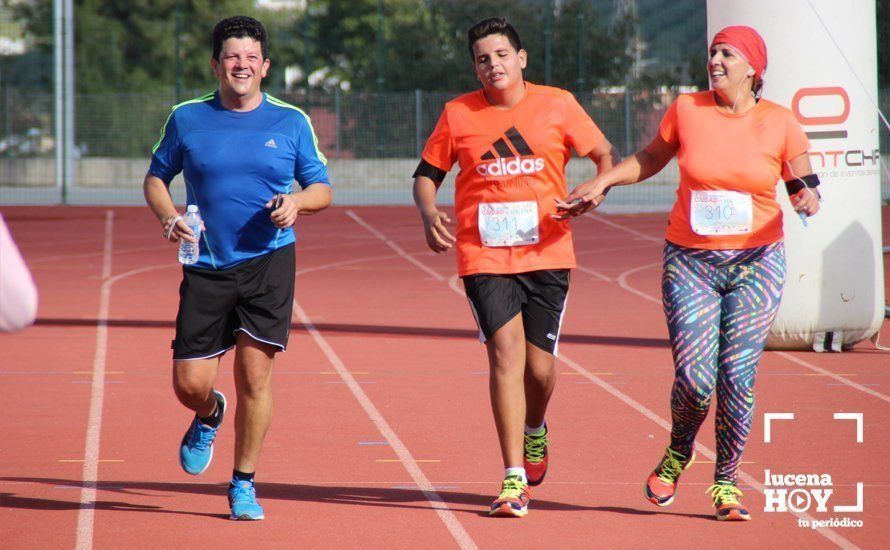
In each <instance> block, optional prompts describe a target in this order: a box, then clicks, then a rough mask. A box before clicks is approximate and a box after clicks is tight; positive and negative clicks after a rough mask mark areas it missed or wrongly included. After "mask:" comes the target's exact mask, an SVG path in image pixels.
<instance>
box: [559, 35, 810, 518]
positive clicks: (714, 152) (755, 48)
mask: <svg viewBox="0 0 890 550" xmlns="http://www.w3.org/2000/svg"><path fill="white" fill-rule="evenodd" d="M765 68H766V45H765V44H764V42H763V39H762V38H761V37H760V35H759V34H758V33H757V32H756V31H755V30H754V29H752V28H750V27H742V26H735V27H727V28H725V29H723V30H722V31H720V32H719V33H717V35H716V36H715V37H714V40H713V41H712V42H711V47H710V59H709V61H708V72H709V74H710V80H711V88H712V89H711V90H710V91H706V92H698V93H694V94H685V95H681V96H680V97H679V98H677V100H676V101H675V102H674V103H673V104H672V105H671V106H670V107H669V108H668V111H667V113H666V114H665V116H664V119H663V120H662V122H661V127H660V129H659V133H658V135H657V136H656V137H655V139H654V140H653V141H652V143H651V144H649V146H648V147H646V148H645V149H643V150H642V151H639V152H638V153H636V154H635V155H633V156H632V157H629V158H627V159H626V160H625V161H624V162H622V163H621V164H619V165H618V166H616V167H615V168H614V169H613V170H611V171H609V172H606V173H605V174H601V175H598V176H597V177H596V178H595V179H593V180H591V181H589V182H586V183H584V184H582V185H580V186H579V187H578V188H576V189H575V190H574V191H572V193H571V194H570V195H569V196H568V197H567V199H566V201H565V202H560V204H559V208H560V210H561V212H562V215H563V216H566V217H570V216H575V215H578V214H581V213H583V212H586V211H587V210H589V209H590V208H592V207H594V206H597V205H598V204H599V202H600V201H601V199H600V198H599V197H601V196H602V195H603V194H604V193H605V192H606V191H607V190H608V189H609V188H610V187H612V186H614V185H628V184H632V183H636V182H639V181H642V180H644V179H646V178H649V177H651V176H652V175H654V174H656V173H657V172H658V171H660V170H661V169H662V168H663V167H664V166H665V165H666V164H667V162H668V161H669V160H670V159H671V158H672V157H673V156H674V155H677V160H678V164H679V167H680V186H679V188H678V189H677V201H676V203H675V204H674V207H673V210H672V211H671V216H670V220H669V222H668V228H667V234H666V242H665V249H664V271H663V275H662V294H663V302H664V311H665V316H666V320H667V325H668V332H669V335H670V341H671V349H672V352H673V357H674V368H675V380H674V385H673V389H672V391H671V412H672V419H673V425H672V430H671V442H670V445H669V446H668V448H667V450H666V452H665V455H664V457H663V458H662V459H661V462H660V463H659V464H658V466H657V467H656V468H655V470H654V471H653V472H652V474H651V475H650V476H649V479H648V480H647V483H646V489H645V492H646V497H647V498H648V499H649V500H650V501H651V502H652V503H654V504H656V505H658V506H667V505H669V504H670V503H671V502H672V501H673V499H674V493H675V491H676V486H677V480H678V479H679V477H680V474H681V473H682V472H683V470H685V469H686V468H687V467H688V466H689V465H690V464H691V463H692V461H693V460H694V457H695V450H694V445H695V436H696V434H697V433H698V430H699V428H700V426H701V424H702V422H703V421H704V419H705V417H706V416H707V413H708V407H709V405H710V401H711V396H712V395H713V393H714V390H715V388H716V390H717V412H716V419H715V422H716V435H717V463H716V467H715V474H714V485H712V486H711V487H710V488H709V489H708V493H709V494H710V495H711V496H712V497H713V499H714V506H715V508H716V516H717V519H718V520H748V519H750V517H751V516H750V514H749V512H748V510H747V509H746V508H745V507H744V506H743V505H742V504H741V502H740V501H739V497H741V495H742V493H741V491H739V489H738V488H737V487H736V481H737V478H738V469H739V463H740V460H741V455H742V451H743V450H744V447H745V442H746V441H747V437H748V432H749V431H750V428H751V419H752V415H753V410H754V378H755V372H756V369H757V363H758V362H759V360H760V357H761V355H762V353H763V348H764V345H765V343H766V337H767V335H768V333H769V329H770V327H771V325H772V323H773V320H774V318H775V314H776V311H777V309H778V307H779V300H780V299H781V294H782V286H783V284H784V278H785V254H784V247H783V244H782V240H783V233H782V212H781V210H780V208H779V204H778V203H777V202H776V182H778V181H779V179H780V177H784V179H785V181H786V187H787V190H788V193H789V195H790V197H791V202H792V204H793V206H794V209H795V210H796V211H797V212H798V213H799V214H800V215H801V216H804V217H805V216H812V215H813V214H815V213H816V212H817V211H818V210H819V201H818V194H817V192H816V191H815V190H814V189H812V188H814V187H816V186H817V185H818V183H819V179H818V177H817V176H816V175H814V174H813V171H812V168H811V167H810V161H809V157H808V155H807V150H808V149H809V142H808V141H807V138H806V135H805V134H804V132H803V130H802V129H801V127H800V125H799V124H798V123H797V121H796V120H795V119H794V116H793V115H792V114H791V112H790V111H789V110H788V109H785V108H784V107H781V106H779V105H777V104H775V103H772V102H770V101H767V100H765V99H762V98H761V97H760V91H761V88H762V85H763V79H762V76H763V71H764V69H765Z"/></svg>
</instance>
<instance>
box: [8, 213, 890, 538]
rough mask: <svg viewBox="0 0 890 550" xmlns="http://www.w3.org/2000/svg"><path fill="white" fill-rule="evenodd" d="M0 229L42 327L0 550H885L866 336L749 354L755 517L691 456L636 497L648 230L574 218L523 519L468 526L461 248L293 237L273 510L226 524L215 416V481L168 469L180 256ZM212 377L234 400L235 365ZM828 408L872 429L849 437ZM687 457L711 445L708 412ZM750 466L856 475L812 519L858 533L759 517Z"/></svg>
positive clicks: (23, 216)
mask: <svg viewBox="0 0 890 550" xmlns="http://www.w3.org/2000/svg"><path fill="white" fill-rule="evenodd" d="M886 210H887V209H885V224H884V227H885V228H886V227H888V226H890V224H888V223H887V222H888V221H890V220H887V219H886V218H887V211H886ZM109 213H111V214H109ZM4 215H5V216H6V218H7V221H8V222H9V225H10V227H11V230H12V232H13V234H14V235H15V237H16V238H17V240H18V242H19V244H20V246H21V248H22V250H23V253H24V255H25V257H26V258H27V260H28V261H29V263H30V265H31V267H32V270H33V272H34V275H35V278H36V280H37V283H38V286H39V288H40V293H41V303H40V319H39V321H38V324H37V326H35V327H32V328H30V329H28V330H26V331H24V332H22V333H20V334H16V335H11V336H10V335H4V336H0V434H2V435H0V540H2V546H3V547H4V548H26V547H27V548H69V547H74V546H75V545H77V544H78V543H79V544H80V545H81V547H83V548H88V547H89V545H90V544H92V545H93V547H95V548H124V547H125V548H165V547H180V548H189V549H192V548H195V549H198V548H220V547H223V548H227V547H232V546H235V545H238V546H242V547H288V548H293V547H320V546H326V547H331V548H340V547H374V548H392V547H436V548H439V547H454V546H457V545H459V544H462V545H464V546H466V547H469V546H472V545H478V546H479V547H482V548H491V547H510V548H589V547H637V548H642V547H652V546H655V545H658V546H659V547H664V548H688V547H690V546H692V547H698V546H709V547H711V546H715V545H718V546H729V547H733V548H735V547H747V548H751V547H760V548H767V547H782V548H792V547H799V548H803V547H807V548H809V547H831V546H834V545H837V544H841V545H846V544H850V545H856V546H861V547H863V548H868V547H872V548H877V547H884V548H886V547H887V545H888V541H890V536H888V535H887V531H885V528H886V526H884V525H882V523H881V522H883V521H885V516H886V510H888V509H890V496H888V495H890V484H888V473H887V472H888V459H887V457H888V456H890V397H888V395H890V355H888V354H887V353H886V352H878V351H875V350H874V348H873V346H872V345H871V344H869V343H865V344H861V345H859V346H857V348H856V349H855V350H853V351H852V352H848V353H843V354H821V355H817V354H814V353H790V354H780V353H776V352H769V353H767V354H766V356H765V357H764V359H763V361H762V363H761V366H760V371H759V376H758V386H757V400H758V401H757V415H756V420H755V424H754V427H753V430H752V432H751V433H752V435H751V439H750V442H749V445H748V449H747V452H746V453H745V456H744V460H745V463H744V464H743V471H744V472H746V473H747V474H748V475H749V476H750V477H748V478H745V479H747V482H745V483H744V484H743V485H742V489H743V490H744V491H745V502H746V503H747V504H748V505H749V507H750V508H751V510H752V512H753V514H754V520H753V521H752V522H750V523H748V524H731V525H724V524H720V523H718V522H716V521H714V520H713V518H712V515H711V513H712V511H711V508H710V502H709V499H708V497H707V496H706V495H705V494H704V490H705V488H706V487H707V486H708V485H709V484H710V481H711V477H712V474H713V464H707V463H704V462H699V463H698V464H696V465H695V466H693V467H692V468H691V469H690V470H689V471H688V472H687V473H686V475H685V476H684V478H683V481H682V483H681V487H680V490H679V493H678V498H677V500H676V502H675V503H674V504H673V505H672V506H671V507H670V508H667V509H660V508H656V507H653V506H652V505H650V504H649V503H648V502H646V501H645V500H644V499H643V496H642V492H643V490H642V487H643V481H644V480H645V478H646V476H647V474H648V473H649V471H650V470H651V469H652V467H653V466H654V465H655V463H656V461H657V460H658V459H659V457H660V456H661V453H662V451H663V448H664V446H665V445H666V443H667V440H668V434H667V432H666V431H665V430H664V427H663V426H664V425H666V421H667V420H669V418H670V410H669V402H668V394H669V390H670V385H671V381H672V368H671V358H670V351H669V348H668V346H667V341H666V330H665V327H664V321H663V318H662V313H661V308H660V306H659V305H658V303H657V300H658V296H659V278H660V268H659V262H660V257H661V245H660V242H661V235H662V230H663V226H664V215H661V214H657V215H637V216H612V217H607V218H606V217H597V218H584V219H580V220H577V221H575V222H573V223H574V229H575V236H576V249H577V251H578V258H579V263H580V265H581V269H579V270H578V271H576V272H575V274H574V276H573V278H574V280H573V283H572V292H571V299H570V302H569V306H568V313H567V315H566V319H565V324H564V332H563V334H564V336H563V338H562V342H561V345H560V353H561V359H562V362H560V364H559V365H558V369H559V371H560V379H559V382H558V384H557V389H556V393H555V395H554V399H553V402H552V408H551V410H550V413H549V415H548V419H549V424H550V427H551V430H552V467H551V471H550V473H549V474H548V476H547V481H546V482H545V483H544V484H543V485H542V486H540V487H538V488H536V489H535V490H534V491H533V500H532V504H531V509H530V510H531V511H530V514H529V516H528V517H527V518H525V519H523V520H496V519H490V518H488V517H487V516H486V514H485V510H486V507H487V505H488V504H489V502H490V501H491V499H492V498H493V496H494V495H495V493H496V491H497V490H498V488H499V485H498V483H499V479H500V477H501V476H502V474H503V471H502V469H501V464H500V457H499V453H498V446H497V439H496V436H495V431H494V425H493V421H492V419H491V414H490V409H489V404H488V392H487V382H486V374H487V372H486V371H487V367H486V363H485V355H484V350H483V348H482V347H481V346H480V345H479V343H478V342H477V341H476V336H475V328H474V325H473V321H472V317H471V314H470V312H469V311H468V309H469V308H468V307H467V304H466V301H465V299H464V298H463V296H462V295H459V294H458V293H457V292H455V291H454V290H453V289H452V288H451V287H454V288H459V285H458V284H457V283H456V281H455V279H454V272H455V260H454V258H453V256H451V255H444V256H438V257H437V256H434V255H432V254H431V253H428V252H427V250H426V247H425V244H424V243H423V242H422V238H421V234H420V227H419V222H418V220H417V217H416V215H415V213H414V212H413V211H412V210H411V209H407V208H352V209H349V208H345V207H344V208H337V209H334V210H332V211H330V212H325V213H324V214H322V215H320V216H318V217H314V218H309V219H307V220H304V221H301V224H302V227H301V228H300V229H299V238H300V243H299V245H298V257H297V269H298V278H297V305H298V307H297V308H296V311H295V315H294V322H295V330H294V333H293V334H292V337H291V343H290V349H289V351H288V352H287V353H286V354H284V355H281V356H279V361H278V362H277V364H276V373H275V382H274V386H275V396H276V403H275V418H274V420H273V425H272V429H271V431H270V433H269V436H268V438H267V441H266V446H265V449H264V453H263V457H262V460H261V464H260V469H259V473H258V492H259V496H260V500H261V502H262V503H263V505H264V506H265V508H266V515H267V519H266V521H263V522H258V523H252V524H251V523H242V522H231V521H228V520H227V519H226V518H227V517H228V508H227V505H226V501H225V496H224V493H225V489H224V484H225V483H226V482H227V481H228V478H229V474H230V470H231V456H232V447H233V429H232V420H231V416H230V417H229V418H227V419H226V422H225V424H224V427H223V429H222V430H221V432H220V435H219V438H218V439H217V447H216V457H215V459H214V463H213V465H212V466H211V468H210V469H209V470H208V471H207V472H206V473H205V474H204V475H202V476H201V477H197V478H195V477H191V476H188V475H186V474H184V473H183V472H182V471H180V469H179V466H178V463H177V459H176V452H177V451H176V449H177V445H178V443H179V439H180V438H181V436H182V432H183V431H184V430H185V428H186V426H187V423H188V421H189V416H190V415H189V414H188V413H187V412H186V411H185V409H183V408H182V407H181V406H180V405H179V404H178V403H177V401H176V399H175V397H174V396H173V393H172V390H171V388H170V381H169V378H170V376H169V372H170V365H169V363H170V351H169V346H168V343H169V341H170V339H171V338H172V336H173V326H172V320H173V318H174V316H175V312H176V304H177V288H178V282H179V277H180V274H179V268H178V265H177V264H176V263H175V250H174V247H173V246H172V245H167V244H166V243H164V242H163V241H161V239H160V230H159V228H158V226H157V224H156V223H155V222H154V221H153V220H152V219H151V218H150V215H149V214H148V213H147V211H146V210H144V209H137V208H115V209H108V210H106V209H98V208H90V209H87V208H39V209H38V208H5V209H4ZM108 229H110V231H107V230H108ZM628 230H632V231H635V232H636V233H632V232H629V231H628ZM887 235H888V233H887V230H886V229H885V239H884V242H885V243H887V242H890V239H888V238H887ZM409 258H410V260H409ZM886 267H887V266H886V264H885V268H886ZM103 269H104V276H103ZM103 290H104V293H103ZM300 312H305V313H304V314H303V315H305V317H301V313H300ZM308 321H311V323H310V328H311V327H312V326H314V327H315V328H314V329H313V330H307V325H306V322H308ZM887 328H888V323H886V322H885V324H884V329H885V332H890V331H886V329H887ZM794 359H796V360H797V361H795V360H794ZM812 367H816V368H817V369H824V370H825V371H829V372H830V373H834V374H839V375H841V376H842V377H843V380H837V379H835V378H832V377H830V376H826V375H825V372H817V370H814V369H813V368H812ZM844 380H848V381H850V382H852V383H855V384H859V385H860V386H861V388H864V389H866V390H870V391H872V392H878V393H877V395H875V394H868V393H865V392H863V391H862V390H861V389H857V388H855V387H852V386H850V385H847V384H845V383H844ZM218 387H219V388H220V389H221V390H222V391H224V392H225V393H226V394H227V395H228V396H229V399H230V401H233V400H234V390H233V383H232V378H231V357H226V358H225V359H224V362H223V368H222V369H221V375H220V378H219V384H218ZM91 407H92V410H93V415H92V417H91V414H90V412H91ZM766 412H793V413H795V415H796V420H795V421H794V422H787V421H786V422H775V423H774V424H773V442H772V443H768V444H767V443H764V442H763V432H764V430H763V428H764V426H763V413H766ZM835 412H862V413H864V418H865V423H864V425H865V430H864V432H865V434H864V435H865V437H864V442H863V443H861V444H857V443H856V442H855V425H854V423H853V422H851V421H834V420H833V419H832V414H833V413H835ZM700 443H701V444H703V445H704V446H705V447H707V448H709V449H713V448H714V437H713V417H709V419H708V420H707V421H706V424H705V426H704V427H703V429H702V433H701V436H700ZM705 454H706V451H705ZM400 458H401V459H404V460H402V461H399V459H400ZM700 458H701V459H702V460H708V459H707V457H706V456H704V455H702V454H701V452H700ZM84 461H86V463H85V462H84ZM97 461H98V462H97ZM94 468H98V470H97V472H98V477H97V478H96V481H97V482H96V483H93V477H92V476H93V474H92V473H91V472H92V471H95V470H94ZM764 469H770V470H771V471H772V472H774V473H783V474H785V473H792V474H796V473H828V474H830V475H831V476H832V480H833V482H834V490H835V494H834V496H833V497H832V500H830V501H829V507H830V506H832V505H836V504H837V505H849V504H853V503H854V502H855V500H856V491H855V483H856V482H858V481H861V482H864V483H865V487H864V511H863V512H862V513H852V512H851V513H832V512H829V513H815V511H814V510H815V508H814V509H813V510H812V511H811V515H812V517H815V518H816V519H827V518H829V517H850V518H853V519H856V520H862V521H863V522H864V526H863V527H862V528H843V527H838V528H834V529H832V530H831V531H830V532H828V531H825V530H821V531H820V532H816V531H813V530H811V529H807V528H800V527H798V518H797V517H795V516H793V515H791V514H789V513H767V512H764V511H763V506H764V497H763V495H762V494H761V493H760V492H758V490H756V488H753V487H750V486H748V483H749V482H751V481H753V482H754V483H755V484H758V485H759V484H762V483H763V482H764V477H763V476H764ZM418 483H420V484H421V485H422V486H423V487H422V488H424V489H426V491H425V492H424V491H422V490H421V489H420V488H418V485H417V484H418ZM426 483H431V484H432V487H429V486H427V485H424V484H426ZM439 499H441V500H439ZM82 502H83V504H82ZM94 502H95V504H93V503H94ZM443 503H444V504H443ZM437 510H438V512H437Z"/></svg>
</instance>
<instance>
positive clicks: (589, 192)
mask: <svg viewBox="0 0 890 550" xmlns="http://www.w3.org/2000/svg"><path fill="white" fill-rule="evenodd" d="M608 191H609V188H608V187H607V186H606V185H605V184H604V183H603V181H602V180H601V179H600V178H595V179H592V180H590V181H586V182H584V183H582V184H581V185H579V186H578V187H576V188H575V189H573V190H572V192H571V193H569V196H568V197H566V198H565V200H559V199H556V210H557V212H556V214H551V217H552V218H553V219H555V220H565V219H568V218H574V217H575V216H580V215H581V214H584V213H586V212H589V211H590V210H592V209H593V208H596V207H597V206H599V205H600V204H602V202H603V201H604V200H605V198H606V193H607V192H608Z"/></svg>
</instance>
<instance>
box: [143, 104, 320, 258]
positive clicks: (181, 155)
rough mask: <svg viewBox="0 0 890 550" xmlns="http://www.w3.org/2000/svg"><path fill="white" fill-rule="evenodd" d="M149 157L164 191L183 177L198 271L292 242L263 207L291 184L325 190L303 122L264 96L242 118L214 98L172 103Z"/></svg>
mask: <svg viewBox="0 0 890 550" xmlns="http://www.w3.org/2000/svg"><path fill="white" fill-rule="evenodd" d="M152 153H153V154H152V158H151V167H150V169H149V171H150V172H151V174H152V175H153V176H156V177H158V178H160V179H161V180H163V181H164V182H165V183H166V184H167V185H170V181H171V180H172V179H173V177H174V176H176V174H178V173H179V172H183V176H184V179H185V186H186V197H187V199H188V204H197V205H198V209H199V211H200V214H201V217H202V219H203V220H204V225H205V226H206V231H205V232H204V233H203V234H202V236H201V256H200V258H199V259H198V263H197V264H195V266H194V267H199V268H205V269H225V268H228V267H231V266H233V265H235V264H238V263H240V262H243V261H245V260H249V259H250V258H255V257H257V256H261V255H263V254H267V253H269V252H272V251H274V250H276V249H278V248H281V247H282V246H285V245H288V244H290V243H292V242H294V241H295V240H296V239H295V238H294V232H293V230H292V229H278V228H277V227H275V224H274V223H272V220H271V218H270V214H271V210H269V209H268V208H266V203H267V202H268V201H269V199H271V198H272V197H273V196H275V194H277V193H290V192H291V191H292V190H293V184H294V180H296V182H297V183H299V184H300V187H302V188H304V189H305V188H306V187H307V186H309V185H311V184H313V183H325V184H328V185H330V182H329V180H328V175H327V168H326V164H327V159H325V157H324V155H323V154H322V153H321V151H320V150H319V148H318V140H317V139H316V137H315V132H313V130H312V124H311V122H310V120H309V117H308V116H307V115H306V113H304V112H303V111H301V110H300V109H298V108H296V107H294V106H292V105H288V104H287V103H285V102H283V101H281V100H279V99H276V98H274V97H271V96H270V95H268V94H263V101H262V103H261V104H260V106H259V107H257V108H256V109H254V110H252V111H247V112H238V111H229V110H226V109H224V108H223V107H222V105H221V104H220V102H219V98H218V96H217V93H216V92H213V93H209V94H207V95H205V96H203V97H199V98H197V99H193V100H191V101H186V102H184V103H180V104H179V105H176V106H175V107H173V111H172V112H171V113H170V116H169V117H168V118H167V122H166V123H165V124H164V128H163V130H161V139H160V140H159V141H158V143H157V144H155V146H154V149H153V150H152Z"/></svg>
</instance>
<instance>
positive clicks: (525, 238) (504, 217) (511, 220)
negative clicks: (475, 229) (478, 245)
mask: <svg viewBox="0 0 890 550" xmlns="http://www.w3.org/2000/svg"><path fill="white" fill-rule="evenodd" d="M479 236H480V237H481V238H482V244H483V245H485V246H522V245H527V244H535V243H537V242H538V240H539V238H538V203H536V202H535V201H521V202H483V203H481V204H479Z"/></svg>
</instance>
